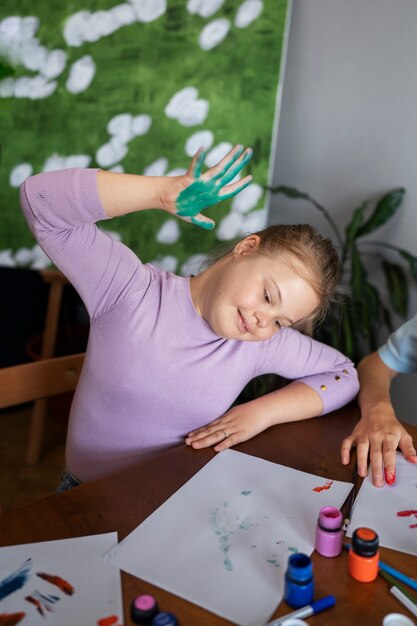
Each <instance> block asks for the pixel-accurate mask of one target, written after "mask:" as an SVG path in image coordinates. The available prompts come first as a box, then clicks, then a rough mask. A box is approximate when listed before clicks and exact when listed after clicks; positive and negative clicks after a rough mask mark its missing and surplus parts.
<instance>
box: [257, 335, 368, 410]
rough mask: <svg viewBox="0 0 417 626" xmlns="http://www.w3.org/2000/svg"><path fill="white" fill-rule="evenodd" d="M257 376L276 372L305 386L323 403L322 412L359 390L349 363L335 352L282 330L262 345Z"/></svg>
mask: <svg viewBox="0 0 417 626" xmlns="http://www.w3.org/2000/svg"><path fill="white" fill-rule="evenodd" d="M261 357H262V364H261V367H260V369H261V371H260V372H258V373H271V372H273V373H275V374H279V375H280V376H283V377H284V378H288V379H290V380H297V381H298V382H302V383H305V384H306V385H308V386H309V387H311V388H312V389H314V390H315V391H316V392H317V393H318V394H319V395H320V397H321V399H322V401H323V411H322V414H324V413H330V411H334V410H335V409H338V408H340V407H342V406H344V405H345V404H347V403H348V402H350V401H351V400H353V398H354V397H355V396H356V394H357V393H358V391H359V382H358V375H357V372H356V369H355V366H354V365H353V363H352V361H350V359H348V358H347V357H346V356H344V355H343V354H342V353H341V352H339V351H338V350H335V349H334V348H331V347H330V346H327V345H326V344H324V343H321V342H319V341H316V340H314V339H312V338H311V337H308V336H307V335H303V334H302V333H300V332H298V331H296V330H293V329H292V328H284V329H282V330H281V331H280V332H278V333H277V334H276V335H274V337H273V338H272V339H271V340H269V341H267V342H265V346H263V347H262V350H261Z"/></svg>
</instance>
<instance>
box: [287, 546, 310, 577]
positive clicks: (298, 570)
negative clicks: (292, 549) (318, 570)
mask: <svg viewBox="0 0 417 626" xmlns="http://www.w3.org/2000/svg"><path fill="white" fill-rule="evenodd" d="M288 574H289V575H290V576H291V578H292V579H293V580H295V581H305V580H309V579H310V578H312V577H313V563H312V561H311V559H310V557H308V556H307V555H306V554H303V553H302V552H296V553H295V554H291V556H290V557H289V559H288Z"/></svg>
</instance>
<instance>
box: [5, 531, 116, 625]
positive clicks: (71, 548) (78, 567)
mask: <svg viewBox="0 0 417 626" xmlns="http://www.w3.org/2000/svg"><path fill="white" fill-rule="evenodd" d="M115 542H117V533H106V534H103V535H91V536H87V537H77V538H74V539H62V540H58V541H46V542H40V543H29V544H25V545H18V546H10V547H3V548H0V626H15V625H17V624H19V625H20V626H38V625H40V624H42V625H43V626H46V625H47V626H74V625H75V624H83V626H123V623H124V621H123V604H122V590H121V582H120V573H119V572H118V571H117V570H116V569H114V568H112V567H109V566H107V564H106V563H103V559H102V555H103V554H104V553H105V552H107V551H108V550H109V549H110V547H112V546H113V545H114V544H115Z"/></svg>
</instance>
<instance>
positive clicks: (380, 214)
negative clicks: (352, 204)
mask: <svg viewBox="0 0 417 626" xmlns="http://www.w3.org/2000/svg"><path fill="white" fill-rule="evenodd" d="M404 194H405V189H403V188H402V187H399V188H398V189H393V191H390V192H389V193H387V194H386V195H385V196H383V198H381V200H379V202H378V203H377V205H376V207H375V210H374V212H373V213H372V215H371V217H370V218H369V220H368V221H367V222H365V224H364V225H363V226H362V227H361V228H359V230H358V231H357V233H356V236H357V237H362V236H363V235H367V234H368V233H372V232H373V231H374V230H376V229H377V228H379V227H380V226H382V225H383V224H385V223H386V222H387V221H388V220H389V219H390V218H391V217H392V216H393V215H394V213H395V212H396V210H397V209H398V207H399V206H400V204H401V202H402V201H403V197H404Z"/></svg>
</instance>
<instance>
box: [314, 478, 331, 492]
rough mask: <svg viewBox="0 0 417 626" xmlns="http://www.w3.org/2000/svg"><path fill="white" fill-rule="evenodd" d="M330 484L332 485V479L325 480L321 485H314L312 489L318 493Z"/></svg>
mask: <svg viewBox="0 0 417 626" xmlns="http://www.w3.org/2000/svg"><path fill="white" fill-rule="evenodd" d="M332 485H333V481H332V480H326V482H325V483H324V485H321V486H320V487H314V489H313V490H312V491H316V492H317V493H320V492H321V491H327V490H328V489H330V487H331V486H332Z"/></svg>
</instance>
